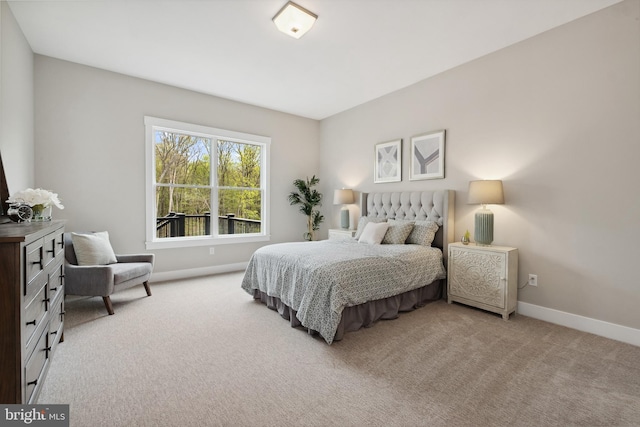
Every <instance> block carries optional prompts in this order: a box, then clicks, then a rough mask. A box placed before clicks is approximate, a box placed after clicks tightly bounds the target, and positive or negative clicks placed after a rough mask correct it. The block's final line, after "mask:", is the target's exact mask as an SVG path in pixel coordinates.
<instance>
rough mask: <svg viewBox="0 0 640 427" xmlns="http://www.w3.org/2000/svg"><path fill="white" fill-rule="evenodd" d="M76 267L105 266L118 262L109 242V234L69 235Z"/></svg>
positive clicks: (104, 232) (102, 232) (101, 232)
mask: <svg viewBox="0 0 640 427" xmlns="http://www.w3.org/2000/svg"><path fill="white" fill-rule="evenodd" d="M71 240H72V241H73V250H74V252H75V254H76V258H77V259H78V265H107V264H114V263H116V262H118V259H117V258H116V254H115V253H114V252H113V248H112V247H111V243H110V242H109V233H108V232H107V231H100V232H97V233H90V234H84V233H71Z"/></svg>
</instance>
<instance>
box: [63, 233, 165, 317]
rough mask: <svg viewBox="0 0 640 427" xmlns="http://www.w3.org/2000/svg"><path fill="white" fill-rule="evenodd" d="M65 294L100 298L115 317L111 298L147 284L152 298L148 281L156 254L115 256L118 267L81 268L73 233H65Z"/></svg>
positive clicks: (146, 286)
mask: <svg viewBox="0 0 640 427" xmlns="http://www.w3.org/2000/svg"><path fill="white" fill-rule="evenodd" d="M64 245H65V252H64V254H65V265H64V276H65V295H83V296H101V297H102V299H103V301H104V305H105V307H106V308H107V312H108V313H109V314H110V315H111V314H113V305H112V304H111V298H110V295H111V294H112V293H114V292H117V291H119V290H123V289H127V288H130V287H132V286H136V285H140V284H142V285H144V289H145V290H146V291H147V295H148V296H151V289H149V278H150V277H151V272H152V270H153V263H154V261H155V256H154V254H132V255H116V258H117V260H118V262H117V263H115V264H107V265H78V260H77V258H76V253H75V250H74V249H73V241H72V239H71V233H64Z"/></svg>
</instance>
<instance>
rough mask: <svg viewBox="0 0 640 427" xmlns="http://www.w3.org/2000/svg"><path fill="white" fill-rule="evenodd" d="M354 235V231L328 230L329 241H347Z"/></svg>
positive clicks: (342, 229)
mask: <svg viewBox="0 0 640 427" xmlns="http://www.w3.org/2000/svg"><path fill="white" fill-rule="evenodd" d="M355 235H356V230H345V229H344V228H331V229H329V240H348V239H351V238H353V237H354V236H355Z"/></svg>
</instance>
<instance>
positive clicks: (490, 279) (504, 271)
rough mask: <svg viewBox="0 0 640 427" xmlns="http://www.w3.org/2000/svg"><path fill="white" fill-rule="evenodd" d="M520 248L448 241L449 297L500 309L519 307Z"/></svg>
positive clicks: (505, 311) (503, 312)
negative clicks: (450, 242) (449, 242)
mask: <svg viewBox="0 0 640 427" xmlns="http://www.w3.org/2000/svg"><path fill="white" fill-rule="evenodd" d="M517 279H518V250H517V249H515V248H508V247H503V246H476V245H473V244H471V245H462V244H460V243H452V244H450V245H449V262H448V268H447V294H448V296H447V299H448V302H449V303H451V302H453V301H456V302H460V303H462V304H466V305H471V306H474V307H478V308H481V309H483V310H487V311H492V312H494V313H499V314H501V315H502V317H503V318H504V319H505V320H506V319H508V318H509V314H511V313H513V312H514V311H515V310H516V305H517V295H518V288H517Z"/></svg>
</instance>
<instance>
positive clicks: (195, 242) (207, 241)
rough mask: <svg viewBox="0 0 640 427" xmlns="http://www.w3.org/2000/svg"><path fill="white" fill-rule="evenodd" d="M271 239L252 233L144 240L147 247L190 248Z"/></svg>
mask: <svg viewBox="0 0 640 427" xmlns="http://www.w3.org/2000/svg"><path fill="white" fill-rule="evenodd" d="M269 240H271V238H270V236H264V235H253V236H242V237H240V236H233V237H231V236H229V237H226V236H219V237H215V238H213V237H191V238H189V237H187V238H185V237H173V238H171V237H167V238H164V239H162V240H152V241H150V242H146V243H145V245H146V248H147V249H173V248H192V247H198V246H217V245H234V244H241V243H254V242H267V241H269Z"/></svg>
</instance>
